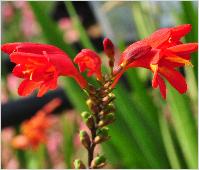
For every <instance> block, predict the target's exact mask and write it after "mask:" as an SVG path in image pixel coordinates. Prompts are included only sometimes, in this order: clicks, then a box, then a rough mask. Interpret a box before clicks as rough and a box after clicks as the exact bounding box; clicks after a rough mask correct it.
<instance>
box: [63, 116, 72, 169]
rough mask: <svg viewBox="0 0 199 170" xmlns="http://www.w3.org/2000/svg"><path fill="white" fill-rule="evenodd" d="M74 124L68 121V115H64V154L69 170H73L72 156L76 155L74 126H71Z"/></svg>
mask: <svg viewBox="0 0 199 170" xmlns="http://www.w3.org/2000/svg"><path fill="white" fill-rule="evenodd" d="M71 123H73V122H70V121H69V120H67V119H66V115H63V116H62V117H61V125H62V129H63V150H64V151H63V152H64V160H65V163H66V165H67V168H69V169H71V168H72V167H71V165H72V156H73V153H74V146H73V139H74V138H73V137H74V136H73V134H74V127H73V126H74V125H73V124H71Z"/></svg>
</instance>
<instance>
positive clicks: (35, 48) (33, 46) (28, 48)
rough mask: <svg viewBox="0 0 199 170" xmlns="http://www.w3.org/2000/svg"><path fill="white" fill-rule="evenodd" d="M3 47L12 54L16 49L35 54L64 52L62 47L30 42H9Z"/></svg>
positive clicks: (3, 49)
mask: <svg viewBox="0 0 199 170" xmlns="http://www.w3.org/2000/svg"><path fill="white" fill-rule="evenodd" d="M1 49H2V51H4V52H5V53H7V54H11V53H12V52H14V51H17V52H24V53H33V54H43V52H44V51H45V52H46V53H48V54H59V53H60V54H64V52H63V51H62V50H61V49H59V48H57V47H55V46H53V45H48V44H39V43H30V42H16V43H7V44H4V45H3V46H2V47H1Z"/></svg>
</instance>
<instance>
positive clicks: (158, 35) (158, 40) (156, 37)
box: [146, 28, 171, 48]
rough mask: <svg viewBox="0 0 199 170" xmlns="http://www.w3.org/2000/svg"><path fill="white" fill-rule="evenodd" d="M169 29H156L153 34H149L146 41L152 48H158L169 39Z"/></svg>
mask: <svg viewBox="0 0 199 170" xmlns="http://www.w3.org/2000/svg"><path fill="white" fill-rule="evenodd" d="M170 30H171V29H170V28H162V29H159V30H157V31H155V32H154V33H153V34H151V35H150V36H149V37H148V38H147V39H146V41H147V42H148V43H149V44H150V45H151V47H153V48H158V47H159V46H161V45H162V44H163V43H165V42H166V41H168V40H169V38H170V35H171V31H170Z"/></svg>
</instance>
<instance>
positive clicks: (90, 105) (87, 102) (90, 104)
mask: <svg viewBox="0 0 199 170" xmlns="http://www.w3.org/2000/svg"><path fill="white" fill-rule="evenodd" d="M86 104H87V105H88V107H89V108H91V107H92V100H91V99H88V100H87V101H86Z"/></svg>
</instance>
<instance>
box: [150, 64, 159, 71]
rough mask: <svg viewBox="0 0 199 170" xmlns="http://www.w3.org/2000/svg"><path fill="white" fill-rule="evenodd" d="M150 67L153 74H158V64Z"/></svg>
mask: <svg viewBox="0 0 199 170" xmlns="http://www.w3.org/2000/svg"><path fill="white" fill-rule="evenodd" d="M150 67H151V70H152V71H153V72H156V71H157V69H158V65H157V64H150Z"/></svg>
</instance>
